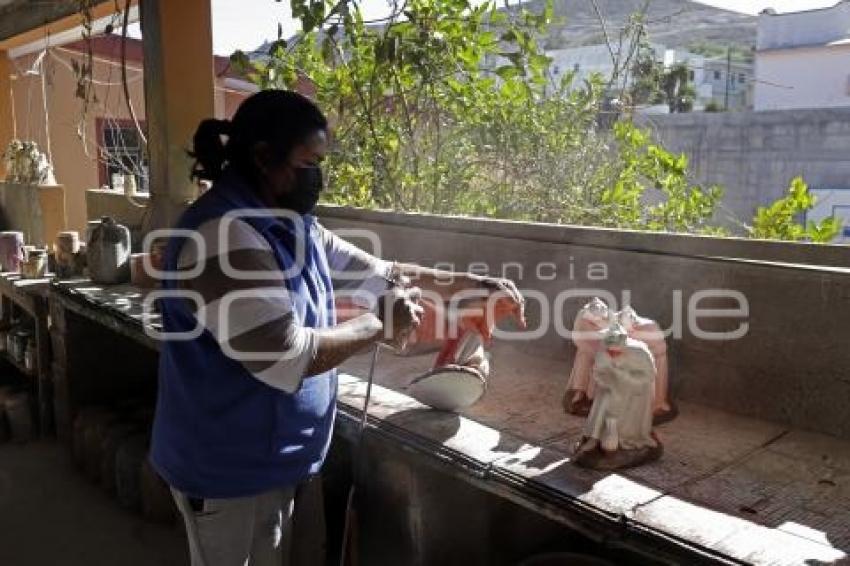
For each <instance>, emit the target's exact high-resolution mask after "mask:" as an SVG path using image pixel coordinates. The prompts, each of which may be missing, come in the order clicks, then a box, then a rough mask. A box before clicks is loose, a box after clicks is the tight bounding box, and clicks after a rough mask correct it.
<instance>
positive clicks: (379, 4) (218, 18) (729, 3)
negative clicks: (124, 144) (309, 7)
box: [212, 0, 838, 55]
mask: <svg viewBox="0 0 850 566" xmlns="http://www.w3.org/2000/svg"><path fill="white" fill-rule="evenodd" d="M837 1H838V0H703V1H702V2H700V3H702V4H709V5H711V6H717V7H718V8H724V9H727V10H735V11H737V12H744V13H748V14H757V13H758V12H760V11H761V10H763V9H764V8H767V7H772V8H775V9H776V10H777V11H778V12H794V11H798V10H809V9H812V8H822V7H825V6H832V5H834V4H836V3H837ZM212 4H213V44H214V50H215V52H216V54H218V55H229V54H230V53H232V52H233V51H234V50H236V49H242V50H250V49H253V48H254V47H256V46H258V45H259V44H261V43H262V42H263V41H264V40H266V39H276V38H277V25H278V22H280V23H281V24H282V25H283V29H284V34H285V35H291V34H292V33H293V32H295V30H296V29H297V28H296V24H295V22H294V21H292V18H290V14H289V2H287V1H286V0H284V1H282V2H274V1H272V0H212ZM249 5H250V8H248V6H249ZM361 5H362V6H363V7H364V10H365V11H366V12H367V16H369V17H375V16H380V15H381V14H383V13H385V12H386V9H387V8H386V7H387V3H386V1H385V0H362V1H361Z"/></svg>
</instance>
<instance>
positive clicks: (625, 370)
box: [573, 316, 663, 470]
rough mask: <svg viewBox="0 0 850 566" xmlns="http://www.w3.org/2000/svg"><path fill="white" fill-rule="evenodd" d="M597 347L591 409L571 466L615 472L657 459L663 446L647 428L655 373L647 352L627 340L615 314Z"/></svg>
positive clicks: (650, 417)
mask: <svg viewBox="0 0 850 566" xmlns="http://www.w3.org/2000/svg"><path fill="white" fill-rule="evenodd" d="M602 344H603V347H602V350H601V351H599V352H597V353H596V355H595V357H594V363H593V370H592V375H593V381H594V383H595V386H596V391H595V395H594V399H593V405H592V406H591V408H590V413H589V414H588V417H587V421H586V422H585V427H584V434H583V436H582V438H581V440H580V441H579V442H578V444H577V445H576V450H575V455H574V457H573V462H574V463H576V464H577V465H579V466H584V467H589V468H595V469H600V470H616V469H620V468H629V467H633V466H638V465H640V464H644V463H647V462H650V461H653V460H656V459H658V458H659V457H660V456H661V453H662V452H663V448H662V446H661V442H660V441H659V440H658V437H657V436H656V435H655V434H654V433H653V430H652V406H653V392H654V385H655V369H656V368H655V362H654V360H653V357H652V353H651V352H650V350H649V347H648V346H647V345H646V344H645V343H643V342H641V341H639V340H635V339H634V338H629V336H628V334H627V333H626V329H625V328H624V327H623V326H622V325H621V324H620V323H619V321H618V320H617V318H615V317H614V316H612V317H611V324H610V326H609V327H608V328H607V329H606V330H605V332H604V333H603V337H602Z"/></svg>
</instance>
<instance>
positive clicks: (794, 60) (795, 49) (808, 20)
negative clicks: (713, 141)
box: [754, 0, 850, 110]
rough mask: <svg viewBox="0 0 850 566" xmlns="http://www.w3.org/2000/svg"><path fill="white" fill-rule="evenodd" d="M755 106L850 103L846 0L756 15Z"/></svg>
mask: <svg viewBox="0 0 850 566" xmlns="http://www.w3.org/2000/svg"><path fill="white" fill-rule="evenodd" d="M756 81H757V82H756V84H755V100H754V102H755V109H756V110H780V109H793V108H827V107H836V106H850V1H848V0H844V1H842V2H839V3H838V4H836V5H835V6H833V7H831V8H822V9H819V10H808V11H805V12H792V13H787V14H777V13H776V12H774V11H773V10H765V11H764V12H762V13H761V14H760V15H759V18H758V40H757V43H756Z"/></svg>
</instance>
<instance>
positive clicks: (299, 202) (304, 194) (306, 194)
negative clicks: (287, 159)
mask: <svg viewBox="0 0 850 566" xmlns="http://www.w3.org/2000/svg"><path fill="white" fill-rule="evenodd" d="M323 188H324V183H322V170H321V169H320V168H319V167H297V168H296V169H295V184H294V185H293V187H292V190H291V191H290V192H288V193H287V194H285V195H282V196H281V197H280V198H279V199H278V202H279V204H280V207H281V208H287V209H289V210H292V211H294V212H295V213H296V214H302V215H303V214H310V213H311V212H313V209H314V208H316V203H317V202H319V194H320V193H321V192H322V189H323Z"/></svg>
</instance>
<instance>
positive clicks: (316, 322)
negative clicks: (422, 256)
mask: <svg viewBox="0 0 850 566" xmlns="http://www.w3.org/2000/svg"><path fill="white" fill-rule="evenodd" d="M327 130H328V125H327V120H326V119H325V117H324V116H323V115H322V113H321V111H320V110H319V109H318V108H317V107H316V106H315V105H314V104H313V103H312V102H310V101H309V100H308V99H306V98H304V97H303V96H301V95H299V94H296V93H293V92H288V91H279V90H268V91H263V92H259V93H257V94H255V95H253V96H251V97H250V98H248V99H247V100H245V101H244V102H243V103H242V105H241V106H240V107H239V109H238V110H237V112H236V114H235V115H234V117H233V120H232V122H228V121H221V120H205V121H204V122H202V123H201V125H200V126H199V128H198V131H197V132H196V134H195V137H194V150H193V153H192V155H193V156H194V157H195V159H196V164H195V166H194V168H193V171H192V174H193V176H194V177H196V178H199V179H203V180H209V181H211V182H212V188H211V189H210V190H209V191H207V192H206V193H204V194H203V196H201V197H200V198H199V199H198V200H197V201H196V202H195V203H194V204H193V205H192V206H190V207H189V209H188V210H187V211H186V212H185V213H184V214H183V216H182V217H181V219H180V220H179V222H178V226H177V228H179V229H182V230H185V231H187V232H184V233H180V235H179V236H178V234H177V233H175V235H174V236H173V237H172V238H171V240H170V242H169V245H168V248H167V251H166V270H167V271H169V272H171V279H169V280H167V281H166V282H165V283H164V287H165V289H166V290H168V291H170V292H171V294H170V296H168V297H166V298H164V299H163V300H162V301H161V303H162V307H161V308H162V315H163V327H164V331H165V332H166V333H167V338H166V339H165V340H164V342H163V344H162V348H161V354H160V369H159V395H158V400H157V411H156V418H155V421H154V429H153V440H152V448H151V461H152V463H153V465H154V466H155V468H156V469H157V471H158V472H159V473H160V474H161V475H162V477H163V478H164V479H165V480H166V481H167V482H168V483H169V485H170V486H171V488H172V493H173V495H174V498H175V500H176V502H177V505H178V507H179V509H180V511H181V513H182V515H183V519H184V521H185V524H186V530H187V533H188V538H189V548H190V553H191V557H192V564H193V565H204V566H209V565H237V564H239V565H242V564H252V565H256V564H259V565H265V564H275V565H279V564H281V561H282V560H283V559H284V558H285V556H286V554H287V552H288V550H287V549H288V546H287V545H288V543H289V542H290V540H289V539H290V537H289V536H288V529H289V527H290V525H291V517H292V509H293V498H294V494H295V491H296V489H297V487H298V486H299V485H301V484H303V483H304V482H305V481H307V480H309V479H310V477H311V476H313V475H315V474H317V473H318V472H319V471H320V469H321V466H322V463H323V461H324V459H325V455H326V454H327V450H328V446H329V444H330V440H331V433H332V430H333V422H334V416H335V402H336V386H337V381H336V370H335V368H336V366H337V365H339V364H340V363H341V362H343V361H344V360H345V359H347V358H348V357H350V356H351V355H353V354H354V353H356V352H358V351H361V350H363V349H364V348H365V347H367V346H369V345H371V344H375V343H377V342H379V341H381V340H390V341H399V340H403V339H404V337H405V336H406V335H407V334H409V333H410V332H411V331H412V330H413V329H414V328H415V327H416V326H417V325H418V322H419V315H420V313H421V307H419V306H418V305H417V304H416V297H417V292H418V291H417V290H415V289H408V290H401V289H399V288H398V287H395V288H393V289H388V282H389V281H397V280H401V279H404V278H415V279H416V280H417V282H418V283H419V284H420V285H421V286H422V287H424V288H431V289H439V290H440V292H443V293H445V292H448V291H454V290H457V289H461V288H471V287H481V286H484V287H486V288H489V289H493V290H502V291H507V292H509V293H511V294H512V296H514V297H516V298H517V300H519V295H518V294H517V293H516V290H515V288H514V286H513V284H512V283H510V282H508V281H505V280H498V279H491V278H486V277H479V276H475V275H471V274H463V275H460V276H458V274H448V273H445V272H438V271H435V270H431V269H426V268H421V267H417V266H413V265H402V264H398V263H390V262H386V261H383V260H380V259H378V258H375V257H373V256H371V255H369V254H367V253H365V252H363V251H361V250H359V249H357V248H355V247H354V246H352V245H351V244H349V243H348V242H346V241H344V240H341V239H340V238H338V237H337V236H335V235H334V234H333V233H331V232H330V231H328V230H326V229H324V228H323V227H322V226H321V225H319V224H318V223H317V222H316V219H315V217H314V216H313V215H312V211H313V208H314V207H315V205H316V202H317V201H318V199H319V194H320V192H321V190H322V187H323V180H322V171H321V169H320V164H321V162H322V160H323V158H324V156H325V153H326V151H327V134H328V131H327ZM186 233H190V234H192V236H190V237H189V236H186V237H184V236H185V234H186ZM332 272H333V274H334V276H335V277H334V280H332V279H331V273H332ZM446 276H454V277H456V281H457V282H456V284H455V285H454V286H453V287H452V288H451V289H448V288H445V287H442V286H440V285H439V282H438V281H436V279H437V278H438V277H443V278H445V277H446ZM341 286H344V287H345V288H346V289H347V290H348V291H351V290H352V289H353V290H355V291H357V292H359V293H361V294H364V295H367V296H373V297H377V296H378V295H382V294H386V296H387V297H388V298H386V299H385V300H382V301H380V302H378V301H373V303H380V304H381V305H387V307H386V308H376V309H375V310H374V311H372V312H366V313H365V314H362V315H360V316H357V317H355V318H353V319H351V320H348V321H346V322H344V323H341V324H337V322H336V315H335V310H334V302H333V289H334V288H339V287H341ZM385 312H386V313H392V317H391V318H390V317H385V316H384V313H385ZM390 321H391V322H390ZM385 322H386V326H387V328H385ZM284 563H285V560H284Z"/></svg>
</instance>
